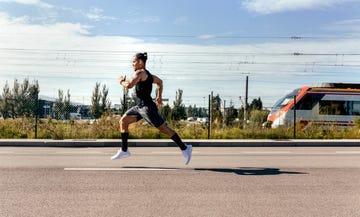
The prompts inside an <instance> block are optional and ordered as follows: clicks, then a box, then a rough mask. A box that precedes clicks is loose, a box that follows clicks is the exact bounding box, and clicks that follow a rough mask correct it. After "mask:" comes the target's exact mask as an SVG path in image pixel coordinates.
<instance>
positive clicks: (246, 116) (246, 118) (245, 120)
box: [244, 76, 249, 128]
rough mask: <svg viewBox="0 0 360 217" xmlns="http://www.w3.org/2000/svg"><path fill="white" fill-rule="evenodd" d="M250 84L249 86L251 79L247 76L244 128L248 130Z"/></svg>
mask: <svg viewBox="0 0 360 217" xmlns="http://www.w3.org/2000/svg"><path fill="white" fill-rule="evenodd" d="M248 84H249V77H248V76H246V83H245V103H244V128H246V124H247V120H248V106H247V105H248Z"/></svg>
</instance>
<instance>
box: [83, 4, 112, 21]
mask: <svg viewBox="0 0 360 217" xmlns="http://www.w3.org/2000/svg"><path fill="white" fill-rule="evenodd" d="M103 12H104V10H103V9H101V8H97V7H92V8H91V9H90V11H89V12H82V13H83V14H84V15H85V17H87V18H88V19H90V20H94V21H102V20H115V19H116V18H115V17H109V16H105V15H103Z"/></svg>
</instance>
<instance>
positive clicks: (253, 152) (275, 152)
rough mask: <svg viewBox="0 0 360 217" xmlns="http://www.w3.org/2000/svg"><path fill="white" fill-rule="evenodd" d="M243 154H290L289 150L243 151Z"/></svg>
mask: <svg viewBox="0 0 360 217" xmlns="http://www.w3.org/2000/svg"><path fill="white" fill-rule="evenodd" d="M242 153H243V154H290V153H291V151H243V152H242Z"/></svg>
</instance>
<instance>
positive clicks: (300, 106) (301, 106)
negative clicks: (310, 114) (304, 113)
mask: <svg viewBox="0 0 360 217" xmlns="http://www.w3.org/2000/svg"><path fill="white" fill-rule="evenodd" d="M323 97H324V94H313V93H310V94H306V95H305V96H304V97H302V98H301V99H300V100H299V101H298V102H297V103H296V109H297V110H312V109H313V108H314V106H315V105H316V104H317V103H318V102H319V101H320V100H321V99H322V98H323Z"/></svg>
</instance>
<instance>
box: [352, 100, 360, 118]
mask: <svg viewBox="0 0 360 217" xmlns="http://www.w3.org/2000/svg"><path fill="white" fill-rule="evenodd" d="M352 115H360V101H354V102H353V108H352Z"/></svg>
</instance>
